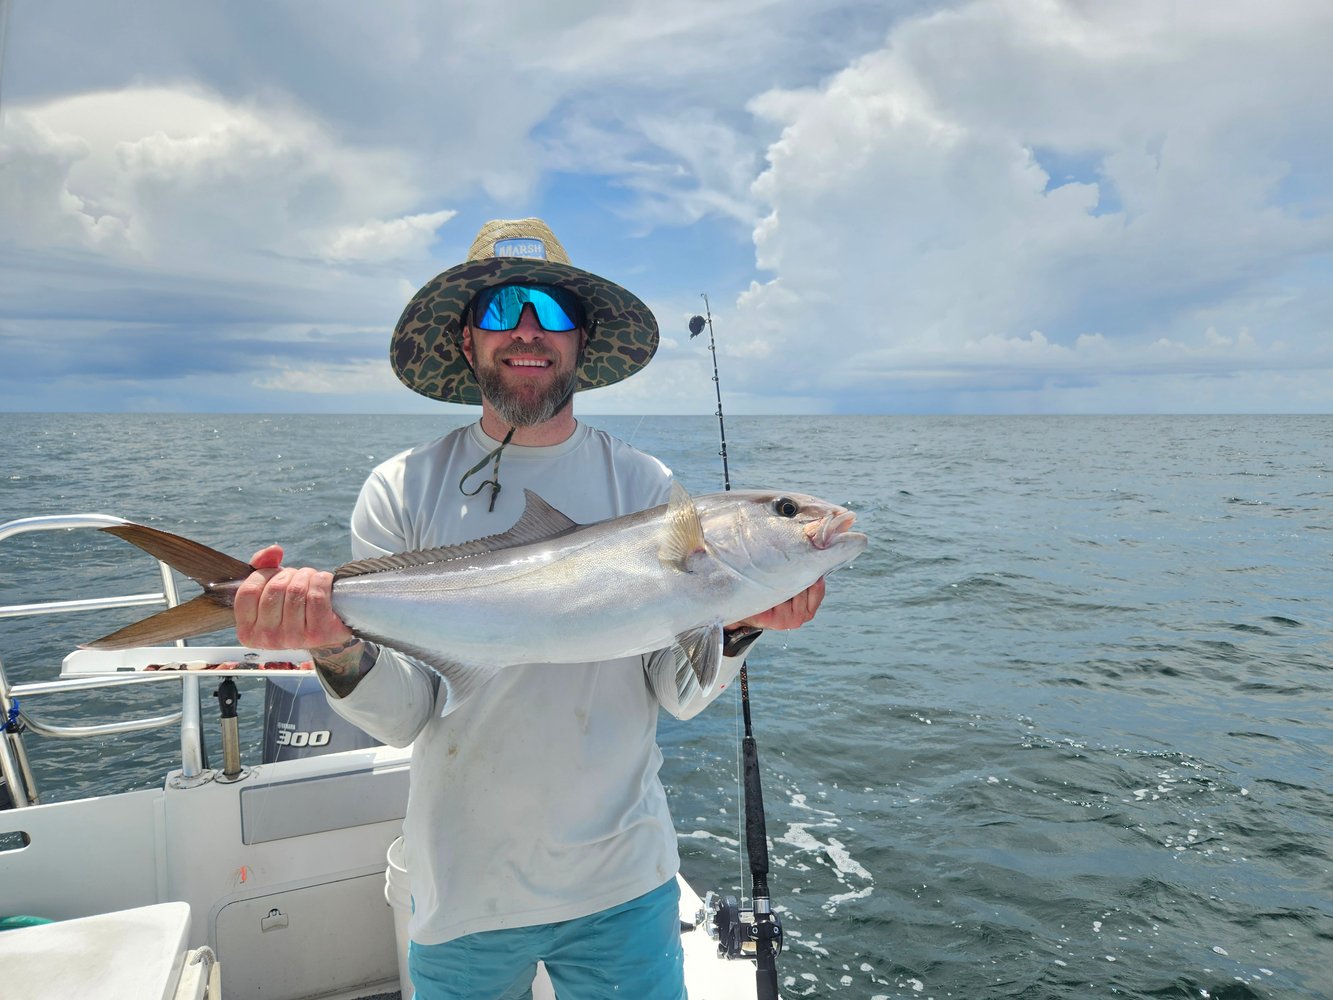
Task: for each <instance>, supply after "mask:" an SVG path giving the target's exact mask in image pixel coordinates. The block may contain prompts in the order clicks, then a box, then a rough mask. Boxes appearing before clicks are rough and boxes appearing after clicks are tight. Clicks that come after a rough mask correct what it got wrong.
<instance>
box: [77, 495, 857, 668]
mask: <svg viewBox="0 0 1333 1000" xmlns="http://www.w3.org/2000/svg"><path fill="white" fill-rule="evenodd" d="M855 519H856V515H855V514H853V513H852V512H851V511H848V510H846V509H844V508H842V507H839V506H837V505H836V504H831V503H828V502H826V501H824V500H819V499H816V498H815V497H811V496H805V495H803V494H800V493H778V492H757V491H753V492H752V491H735V492H729V493H713V494H708V495H706V496H701V497H699V498H697V499H691V498H690V496H689V494H687V493H686V492H685V490H684V489H683V488H682V487H681V486H680V485H679V484H678V483H677V484H675V485H674V486H673V487H672V492H671V499H670V501H669V502H668V503H666V504H663V505H661V506H659V507H653V508H651V509H650V510H645V511H641V512H640V513H637V514H628V515H626V516H624V517H616V518H611V519H609V520H605V521H599V522H597V523H595V524H588V525H580V524H576V523H575V522H573V521H571V520H570V519H569V518H568V517H566V516H565V515H564V514H562V513H560V512H559V511H558V510H556V509H555V508H553V507H552V506H550V505H549V504H548V503H546V502H545V501H544V500H542V499H541V497H539V496H537V495H536V494H535V493H532V492H531V491H527V505H526V507H525V509H524V512H523V516H522V517H521V518H519V520H518V523H517V524H515V525H514V527H512V528H510V529H509V530H508V531H506V532H504V533H503V534H499V535H492V536H490V537H488V538H482V539H478V540H477V541H473V542H466V543H464V544H462V545H454V546H449V547H446V548H438V549H426V550H422V551H418V552H405V553H402V554H399V555H391V556H382V557H379V558H373V559H363V560H360V561H357V562H352V563H348V564H347V565H345V566H342V567H341V568H339V569H338V570H337V571H336V572H335V573H334V584H333V610H334V612H335V613H336V614H337V615H338V616H339V617H340V618H341V619H342V620H343V621H344V622H346V624H347V626H348V628H350V629H351V630H352V631H353V632H354V633H355V634H356V635H358V636H360V637H361V638H363V639H367V640H370V641H373V642H376V643H379V644H381V645H384V646H388V647H390V648H392V649H396V650H398V651H400V652H402V653H406V654H407V655H409V656H412V657H415V658H417V659H419V660H421V661H423V662H425V663H429V664H431V665H432V666H434V667H435V668H436V669H437V670H439V671H440V673H441V674H443V675H444V677H445V679H446V680H447V681H449V683H450V686H451V687H453V688H455V689H456V690H459V691H462V690H465V689H467V688H470V687H471V686H472V685H473V684H475V683H477V682H478V681H480V680H482V679H484V678H485V677H487V676H489V675H490V674H492V673H494V671H495V670H497V669H499V668H502V667H505V666H509V665H513V664H519V663H579V662H585V661H591V660H605V659H613V658H615V657H621V656H632V655H635V654H639V653H647V652H651V651H653V650H657V649H664V648H668V647H670V648H671V649H673V650H674V652H675V656H676V662H677V670H678V671H683V670H687V669H688V670H690V671H693V673H694V675H695V677H696V678H697V679H698V682H699V684H700V686H701V687H702V688H703V689H704V690H705V691H708V690H711V688H712V686H713V683H714V680H715V679H716V676H717V671H718V666H719V663H720V661H721V656H722V626H723V625H725V624H727V623H730V622H734V621H740V620H742V619H744V618H749V617H750V616H752V615H756V614H758V613H760V612H762V611H766V610H767V609H769V608H772V607H775V606H777V605H778V604H780V603H782V602H783V601H785V600H787V599H789V598H791V597H792V596H794V595H796V594H798V593H800V592H801V591H803V590H805V589H806V588H807V587H809V586H810V585H811V584H813V583H814V582H815V581H816V580H818V579H819V578H820V577H822V576H824V575H825V574H827V573H829V572H832V571H833V570H835V569H838V568H839V567H841V566H844V565H846V564H847V563H849V562H851V560H852V559H854V558H855V557H856V556H857V555H859V554H860V553H861V552H862V551H863V550H864V549H865V547H866V536H865V535H863V534H861V533H859V532H854V531H851V530H849V529H850V528H851V525H852V522H853V521H854V520H855ZM102 530H103V531H107V532H110V533H111V534H113V535H117V536H119V537H121V538H123V539H125V540H126V541H129V542H132V543H133V544H135V545H137V546H139V547H140V548H142V549H144V550H146V551H148V552H149V553H151V554H152V555H154V556H156V557H157V558H159V559H161V560H162V561H163V562H166V563H167V564H169V565H171V566H173V567H174V568H175V569H177V570H179V571H180V572H181V573H184V574H185V575H186V576H189V577H191V578H192V579H194V580H195V581H196V582H198V583H199V584H200V585H202V586H203V588H204V593H203V594H201V595H200V596H198V597H196V598H195V599H194V600H192V601H189V602H187V603H185V604H182V605H180V606H179V607H176V608H171V609H168V610H167V611H163V612H161V613H159V614H156V615H153V616H152V617H150V618H145V619H143V620H142V621H139V622H136V623H135V624H133V625H130V626H127V627H126V628H123V629H121V630H120V631H118V632H114V633H112V634H111V635H108V636H105V637H103V638H101V639H98V640H96V641H95V642H91V643H88V645H89V646H91V647H93V648H100V649H122V648H126V647H129V646H141V645H153V644H158V643H162V642H167V641H170V640H175V639H180V638H186V637H188V636H192V635H201V634H203V633H205V632H212V631H216V630H217V629H220V628H225V627H227V626H229V625H231V624H234V617H233V615H232V611H231V605H232V600H233V597H234V595H235V592H236V588H237V587H238V586H239V585H240V583H241V581H243V580H244V579H245V578H246V577H247V576H248V575H249V574H250V573H251V572H252V571H253V567H251V566H249V565H248V564H246V563H244V562H241V561H240V560H239V559H233V558H232V557H230V556H227V555H224V554H223V553H221V552H217V551H215V550H213V549H210V548H208V547H207V546H205V545H201V544H199V543H198V542H194V541H191V540H190V539H187V538H182V537H180V536H179V535H173V534H171V533H169V532H165V531H160V530H158V529H156V528H149V527H146V526H144V525H139V524H131V523H126V524H123V525H116V526H114V527H108V528H103V529H102Z"/></svg>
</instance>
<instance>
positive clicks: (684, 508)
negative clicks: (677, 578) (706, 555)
mask: <svg viewBox="0 0 1333 1000" xmlns="http://www.w3.org/2000/svg"><path fill="white" fill-rule="evenodd" d="M706 551H708V548H707V545H706V544H705V542H704V528H703V524H702V523H701V522H700V521H699V510H698V508H697V507H695V506H694V501H693V500H692V499H691V498H690V495H689V493H687V492H685V487H684V486H681V485H680V483H678V482H675V481H673V482H672V483H671V499H670V500H668V501H667V509H666V525H665V527H664V528H663V534H662V540H661V542H660V543H659V544H658V547H657V558H658V559H659V560H661V563H662V565H663V566H666V567H668V568H670V569H677V570H680V571H681V572H682V573H688V572H690V559H691V558H692V557H693V556H695V555H697V554H699V553H701V552H706Z"/></svg>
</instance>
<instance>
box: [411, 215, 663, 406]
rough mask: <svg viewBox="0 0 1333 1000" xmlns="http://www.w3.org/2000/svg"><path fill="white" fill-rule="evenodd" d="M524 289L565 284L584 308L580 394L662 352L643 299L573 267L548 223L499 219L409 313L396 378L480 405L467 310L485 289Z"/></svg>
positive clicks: (418, 295) (424, 292)
mask: <svg viewBox="0 0 1333 1000" xmlns="http://www.w3.org/2000/svg"><path fill="white" fill-rule="evenodd" d="M516 283H534V284H544V285H558V286H560V287H561V288H566V289H568V290H569V291H571V292H573V293H574V294H575V295H577V296H578V297H579V299H580V301H581V302H582V303H583V308H584V311H585V312H586V313H587V316H588V327H589V329H588V346H587V349H586V350H585V352H584V356H583V365H582V367H581V368H580V369H579V380H578V386H577V389H595V388H597V387H598V386H603V385H611V384H612V383H615V382H619V381H620V380H621V379H624V378H628V377H629V376H631V375H633V374H634V373H635V372H637V371H638V370H639V369H640V368H642V367H643V366H644V365H646V364H647V363H648V362H649V361H650V360H651V359H652V356H653V354H654V353H655V352H656V351H657V320H656V319H655V318H654V317H653V314H652V312H651V311H650V310H649V308H648V307H647V306H646V305H644V304H643V302H641V301H640V300H639V298H638V297H637V296H635V295H633V294H632V293H630V292H628V291H626V290H625V289H624V288H621V287H620V286H619V285H617V284H615V283H614V282H610V281H607V280H606V279H605V278H599V277H598V276H597V275H595V274H591V273H589V272H588V271H581V270H579V269H578V268H576V267H573V266H572V265H571V264H570V263H569V255H568V254H567V253H565V248H564V247H563V246H561V245H560V241H559V240H557V239H556V238H555V234H554V233H553V232H551V229H550V227H549V226H547V225H546V223H545V222H543V221H542V220H541V219H495V220H492V221H491V222H488V223H486V224H485V225H484V226H482V227H481V231H480V232H479V233H477V238H476V239H475V240H473V241H472V248H471V249H470V250H469V251H468V255H467V260H466V261H465V262H464V263H462V264H459V265H458V266H457V267H451V268H449V270H447V271H444V272H442V273H440V274H437V275H436V276H435V277H434V278H432V279H431V280H430V281H429V282H427V283H426V285H425V287H423V288H422V289H421V290H420V291H419V292H417V293H416V295H414V296H413V297H412V301H410V302H409V303H408V304H407V308H406V309H404V310H403V315H402V316H401V317H400V318H399V320H398V325H397V327H395V329H394V331H393V340H392V342H391V343H390V345H389V361H390V363H391V364H392V365H393V370H394V374H396V375H397V376H398V378H399V380H401V381H402V383H403V384H404V385H406V386H407V387H408V388H409V389H411V390H413V391H414V392H419V393H421V395H423V396H429V397H430V398H431V399H442V400H446V401H447V402H451V403H480V402H481V391H480V390H479V389H478V388H477V380H476V379H475V378H474V377H473V374H472V367H471V366H470V365H469V364H468V363H467V359H466V358H465V357H463V337H462V316H463V311H464V310H465V309H466V308H467V306H468V304H469V303H470V302H471V301H472V298H473V296H475V295H476V294H477V293H478V292H479V291H481V290H482V289H483V288H486V287H487V286H489V285H506V284H516Z"/></svg>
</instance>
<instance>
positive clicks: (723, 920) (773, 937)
mask: <svg viewBox="0 0 1333 1000" xmlns="http://www.w3.org/2000/svg"><path fill="white" fill-rule="evenodd" d="M759 902H760V903H761V904H762V905H761V911H760V913H759V914H758V916H756V914H755V911H754V909H753V908H751V907H746V908H744V909H742V908H741V906H740V904H739V903H737V902H736V897H735V896H722V897H719V896H718V895H717V893H715V892H712V891H709V893H708V894H707V895H706V896H705V897H704V906H703V910H702V911H701V912H700V914H699V923H702V924H704V926H705V929H706V930H707V932H708V936H709V937H710V938H713V939H714V940H716V941H717V954H718V957H720V958H751V959H753V958H757V957H758V952H759V943H760V942H761V941H767V942H769V947H770V949H771V953H772V955H773V956H775V957H776V956H777V955H779V954H780V953H781V952H782V942H783V936H782V921H781V920H780V919H779V918H778V915H777V914H776V913H774V912H773V911H772V910H771V909H769V908H768V900H766V899H764V900H760V901H759Z"/></svg>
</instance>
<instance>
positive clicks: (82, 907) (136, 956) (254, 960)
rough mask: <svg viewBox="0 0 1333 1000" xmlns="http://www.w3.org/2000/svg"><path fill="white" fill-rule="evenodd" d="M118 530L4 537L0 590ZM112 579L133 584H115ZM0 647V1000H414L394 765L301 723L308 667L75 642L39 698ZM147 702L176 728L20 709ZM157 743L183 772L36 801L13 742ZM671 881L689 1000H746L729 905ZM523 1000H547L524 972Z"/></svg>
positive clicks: (172, 597)
mask: <svg viewBox="0 0 1333 1000" xmlns="http://www.w3.org/2000/svg"><path fill="white" fill-rule="evenodd" d="M120 523H124V522H123V521H122V519H121V518H118V517H114V516H111V515H107V514H71V515H54V516H43V517H29V518H22V519H19V520H15V521H10V522H8V523H6V524H3V525H0V572H3V567H4V565H5V550H4V547H3V544H4V543H5V542H6V541H8V540H11V539H13V538H16V537H18V536H22V535H25V534H29V533H32V532H48V531H71V530H85V529H93V530H95V529H99V528H103V527H107V526H109V525H114V524H120ZM125 559H126V564H127V567H128V564H129V561H130V560H134V561H135V562H136V563H137V566H136V570H135V571H136V572H138V573H140V574H144V573H145V572H146V570H147V569H148V563H149V562H150V561H151V562H154V563H156V561H155V560H150V557H146V556H144V555H142V554H140V553H134V552H127V554H126V556H125ZM155 571H156V574H157V576H156V579H155V580H154V581H153V582H152V583H150V584H149V585H148V586H150V588H152V589H150V590H148V591H143V592H137V593H129V594H115V595H102V596H95V597H91V598H89V597H75V598H70V599H62V600H45V601H42V602H40V603H31V604H11V605H6V606H3V607H0V619H15V618H33V617H35V616H53V615H60V614H64V613H70V612H82V611H90V610H96V609H106V608H124V607H134V606H151V605H163V606H173V605H175V604H177V603H179V602H178V596H177V593H176V587H175V579H174V577H173V575H172V572H171V570H170V569H169V568H168V567H167V566H166V565H165V564H162V563H156V565H155ZM123 579H133V577H132V576H131V575H130V573H129V572H128V570H127V573H126V574H125V575H124V577H123ZM62 641H63V640H62ZM75 641H77V640H75ZM4 642H5V639H4V632H3V631H0V778H2V779H3V782H2V783H0V927H7V928H8V929H3V930H0V970H3V972H2V973H0V993H3V995H4V996H5V997H6V998H10V1000H46V998H55V997H60V998H67V997H71V996H86V997H98V998H106V1000H122V998H123V1000H145V998H153V1000H156V998H159V997H160V998H162V1000H201V998H208V1000H219V998H226V1000H235V998H251V997H263V998H269V1000H306V998H317V997H318V998H324V1000H352V998H383V1000H388V998H391V997H399V996H401V997H402V998H404V1000H407V998H409V997H410V996H411V986H410V982H409V981H408V978H407V974H406V946H407V935H406V923H407V915H408V913H407V895H406V889H405V884H406V883H405V879H406V872H405V871H404V870H403V869H402V866H401V863H400V860H399V859H400V858H401V836H402V819H403V815H404V813H405V810H406V805H407V787H408V767H409V758H410V752H411V751H410V748H406V749H395V748H392V747H386V746H380V745H375V744H374V742H373V741H371V740H370V739H369V737H366V736H365V734H363V733H360V731H359V730H355V729H353V728H352V727H350V726H348V725H347V724H346V723H344V722H343V721H342V720H341V719H339V718H338V717H337V716H334V715H332V713H330V712H327V711H325V712H324V714H322V715H319V716H318V718H315V717H314V716H308V715H306V714H303V712H304V711H305V709H304V708H303V706H310V711H314V710H316V709H317V708H318V707H319V706H321V705H323V708H324V709H325V710H327V705H326V704H324V698H323V694H322V691H321V690H320V688H319V686H318V683H317V681H316V680H315V678H314V677H313V675H312V674H309V673H307V674H306V675H305V676H304V677H301V676H299V675H300V674H301V670H300V667H301V665H302V661H303V660H304V659H305V657H306V656H307V654H306V653H305V651H303V650H298V651H287V652H282V653H275V652H272V651H266V652H261V651H255V650H247V649H244V648H239V647H189V646H185V644H184V643H178V644H177V646H172V647H145V648H137V649H128V650H119V651H115V652H107V651H92V650H76V649H74V648H73V647H74V644H75V643H74V642H71V644H70V649H71V652H70V654H69V655H67V656H65V657H64V658H63V660H62V661H61V663H60V666H59V669H58V671H55V670H53V673H55V676H54V677H52V678H51V679H49V680H37V681H29V682H25V683H12V684H11V683H10V681H9V679H8V677H7V676H6V673H5V667H4V660H3V654H4V652H6V650H5V648H4ZM210 675H211V676H210ZM214 681H216V682H217V686H218V689H217V692H215V693H217V694H218V695H219V703H220V714H219V717H218V720H217V723H216V725H217V730H216V731H220V734H221V744H222V754H221V757H222V760H221V761H220V762H214V766H210V764H209V761H208V759H207V754H206V753H205V744H206V743H207V744H208V745H216V741H217V736H216V735H213V734H214V733H215V732H216V731H215V730H214V727H213V723H212V722H209V721H206V720H205V719H204V718H203V715H204V713H203V712H201V709H200V701H201V698H200V695H201V693H203V694H208V693H209V691H208V688H204V689H202V690H201V686H200V685H201V683H204V684H207V685H209V686H210V687H211V686H212V684H213V683H214ZM154 684H169V685H178V686H179V689H180V692H179V693H180V708H179V710H178V711H172V712H169V713H166V714H157V715H152V714H146V710H145V712H141V713H139V714H137V715H133V716H132V717H130V718H122V719H117V720H115V721H107V722H96V723H87V722H86V721H80V722H78V723H77V724H71V723H68V722H63V723H62V722H53V721H51V720H50V719H48V718H47V717H45V716H44V715H43V713H41V712H40V711H37V710H35V709H34V707H33V706H34V704H35V703H37V702H39V701H40V700H41V699H43V698H46V697H48V696H51V695H65V696H69V695H75V696H77V697H79V698H80V699H95V698H98V697H100V696H102V695H104V694H105V692H106V689H108V688H114V689H117V690H118V692H119V693H120V697H121V699H122V700H128V701H129V703H130V704H133V698H134V695H135V694H136V693H141V692H147V691H149V690H150V688H149V687H147V685H154ZM229 685H230V686H229ZM249 685H261V686H263V687H264V689H265V694H264V698H263V700H264V701H265V703H267V704H271V705H273V704H276V705H281V706H283V707H282V709H281V711H279V712H277V713H275V717H276V718H277V719H278V724H277V725H275V726H272V727H268V728H266V735H265V740H264V750H263V759H262V760H258V761H244V760H241V759H240V757H241V754H240V749H239V746H238V741H237V739H236V732H237V715H238V712H239V711H241V709H240V708H239V706H238V704H237V702H238V699H237V698H236V697H235V694H234V693H233V692H241V691H243V688H244V687H248V686H249ZM145 700H146V699H145ZM204 700H207V699H206V698H205V699H204ZM259 700H260V699H259V698H256V697H250V698H242V699H241V702H242V703H244V704H247V705H254V704H255V703H256V702H257V701H259ZM90 703H91V702H90ZM80 714H81V715H82V714H83V713H80ZM312 718H314V721H313V722H312V721H310V720H311V719H312ZM339 725H341V726H343V727H346V728H345V729H338V728H336V727H337V726H339ZM168 727H174V728H176V729H177V730H178V731H179V737H180V757H179V762H178V763H179V766H176V767H172V768H171V769H170V770H168V771H167V773H165V774H164V775H163V776H162V780H161V783H160V784H158V785H156V786H154V787H149V788H140V789H136V790H130V791H124V792H116V793H113V794H106V795H95V796H91V797H85V798H77V799H73V800H69V801H65V800H62V801H52V802H42V801H41V793H40V789H38V788H37V786H36V783H35V781H34V778H33V773H34V768H33V767H32V766H31V764H32V762H31V760H30V759H29V748H28V746H27V745H25V743H24V737H23V734H24V732H25V731H30V732H34V733H39V734H41V735H43V736H46V737H54V738H67V739H71V740H84V741H85V742H86V743H87V745H88V747H89V750H88V752H89V754H90V755H95V754H96V741H97V740H98V738H102V737H106V736H109V735H112V734H129V733H148V732H150V731H152V730H159V729H163V728H168ZM270 729H271V731H270ZM206 733H209V734H210V735H209V737H208V739H207V740H205V734H206ZM349 744H351V745H349ZM678 880H679V882H680V886H681V935H682V943H683V945H684V950H685V972H686V985H687V988H688V991H689V995H690V997H691V998H693V1000H724V998H725V1000H734V998H748V997H755V996H756V973H755V968H756V966H755V961H754V960H753V958H748V959H747V958H746V956H745V951H744V947H743V945H742V944H740V940H741V939H742V938H744V936H745V931H744V924H745V922H746V921H747V920H751V921H752V919H753V918H752V916H749V917H747V914H746V912H745V911H743V910H742V909H740V908H739V907H738V906H737V905H736V903H735V901H734V899H730V898H727V899H723V900H716V899H714V898H711V897H712V894H711V893H710V894H707V895H706V897H705V898H703V899H701V898H700V896H699V894H698V893H697V892H696V890H695V889H694V888H693V887H691V885H690V884H689V883H688V882H687V881H685V880H684V879H683V878H680V877H679V876H678ZM349 928H350V929H351V930H350V931H349ZM751 954H752V949H751ZM732 956H734V957H732ZM533 996H534V998H536V1000H551V998H552V997H553V996H554V994H553V993H552V991H551V987H550V982H549V979H547V978H546V977H545V974H544V970H542V969H541V968H540V967H539V968H538V975H537V979H536V981H535V982H534V987H533Z"/></svg>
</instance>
